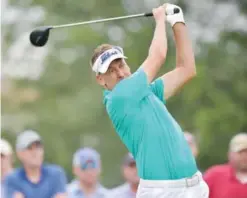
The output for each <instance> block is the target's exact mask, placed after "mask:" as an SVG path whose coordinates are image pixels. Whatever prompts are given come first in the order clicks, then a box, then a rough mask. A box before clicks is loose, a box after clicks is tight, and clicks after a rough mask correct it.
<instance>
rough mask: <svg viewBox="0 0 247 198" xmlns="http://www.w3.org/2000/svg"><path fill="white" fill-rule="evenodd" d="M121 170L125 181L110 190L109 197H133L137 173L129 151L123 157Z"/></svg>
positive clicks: (134, 195)
mask: <svg viewBox="0 0 247 198" xmlns="http://www.w3.org/2000/svg"><path fill="white" fill-rule="evenodd" d="M122 170H123V176H124V178H125V180H126V183H125V184H123V185H121V186H119V187H116V188H115V189H113V190H111V194H110V195H111V196H110V197H112V198H114V197H117V198H134V197H136V192H137V189H138V184H139V177H138V175H137V169H136V162H135V160H134V158H133V156H132V155H131V154H130V153H129V154H127V155H126V157H125V158H124V163H123V169H122Z"/></svg>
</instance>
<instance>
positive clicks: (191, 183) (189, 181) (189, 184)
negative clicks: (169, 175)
mask: <svg viewBox="0 0 247 198" xmlns="http://www.w3.org/2000/svg"><path fill="white" fill-rule="evenodd" d="M195 179H196V180H195ZM199 181H200V178H199V176H198V175H194V176H192V177H189V178H186V179H185V183H186V187H187V188H189V187H192V186H195V185H197V184H198V183H199Z"/></svg>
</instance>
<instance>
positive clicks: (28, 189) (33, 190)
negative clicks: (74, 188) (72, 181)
mask: <svg viewBox="0 0 247 198" xmlns="http://www.w3.org/2000/svg"><path fill="white" fill-rule="evenodd" d="M16 152H17V157H18V159H19V160H20V161H21V163H22V165H23V167H21V168H18V169H16V170H15V171H14V172H12V173H11V174H10V175H8V177H7V178H6V180H5V188H6V190H5V196H6V198H24V197H25V198H65V197H66V194H65V192H66V177H65V173H64V171H63V169H62V168H61V167H59V166H57V165H49V164H44V163H43V157H44V148H43V144H42V141H41V137H40V136H39V134H38V133H36V132H35V131H32V130H27V131H24V132H23V133H21V134H20V135H19V136H18V137H17V141H16Z"/></svg>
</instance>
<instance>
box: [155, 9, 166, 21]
mask: <svg viewBox="0 0 247 198" xmlns="http://www.w3.org/2000/svg"><path fill="white" fill-rule="evenodd" d="M153 16H154V19H155V21H156V23H157V22H165V20H166V14H165V7H164V6H160V7H158V8H154V9H153Z"/></svg>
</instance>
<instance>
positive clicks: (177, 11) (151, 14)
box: [144, 8, 180, 17]
mask: <svg viewBox="0 0 247 198" xmlns="http://www.w3.org/2000/svg"><path fill="white" fill-rule="evenodd" d="M173 12H174V14H176V13H179V12H180V10H179V9H178V8H174V10H173ZM144 16H145V17H150V16H153V13H152V12H149V13H145V14H144Z"/></svg>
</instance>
